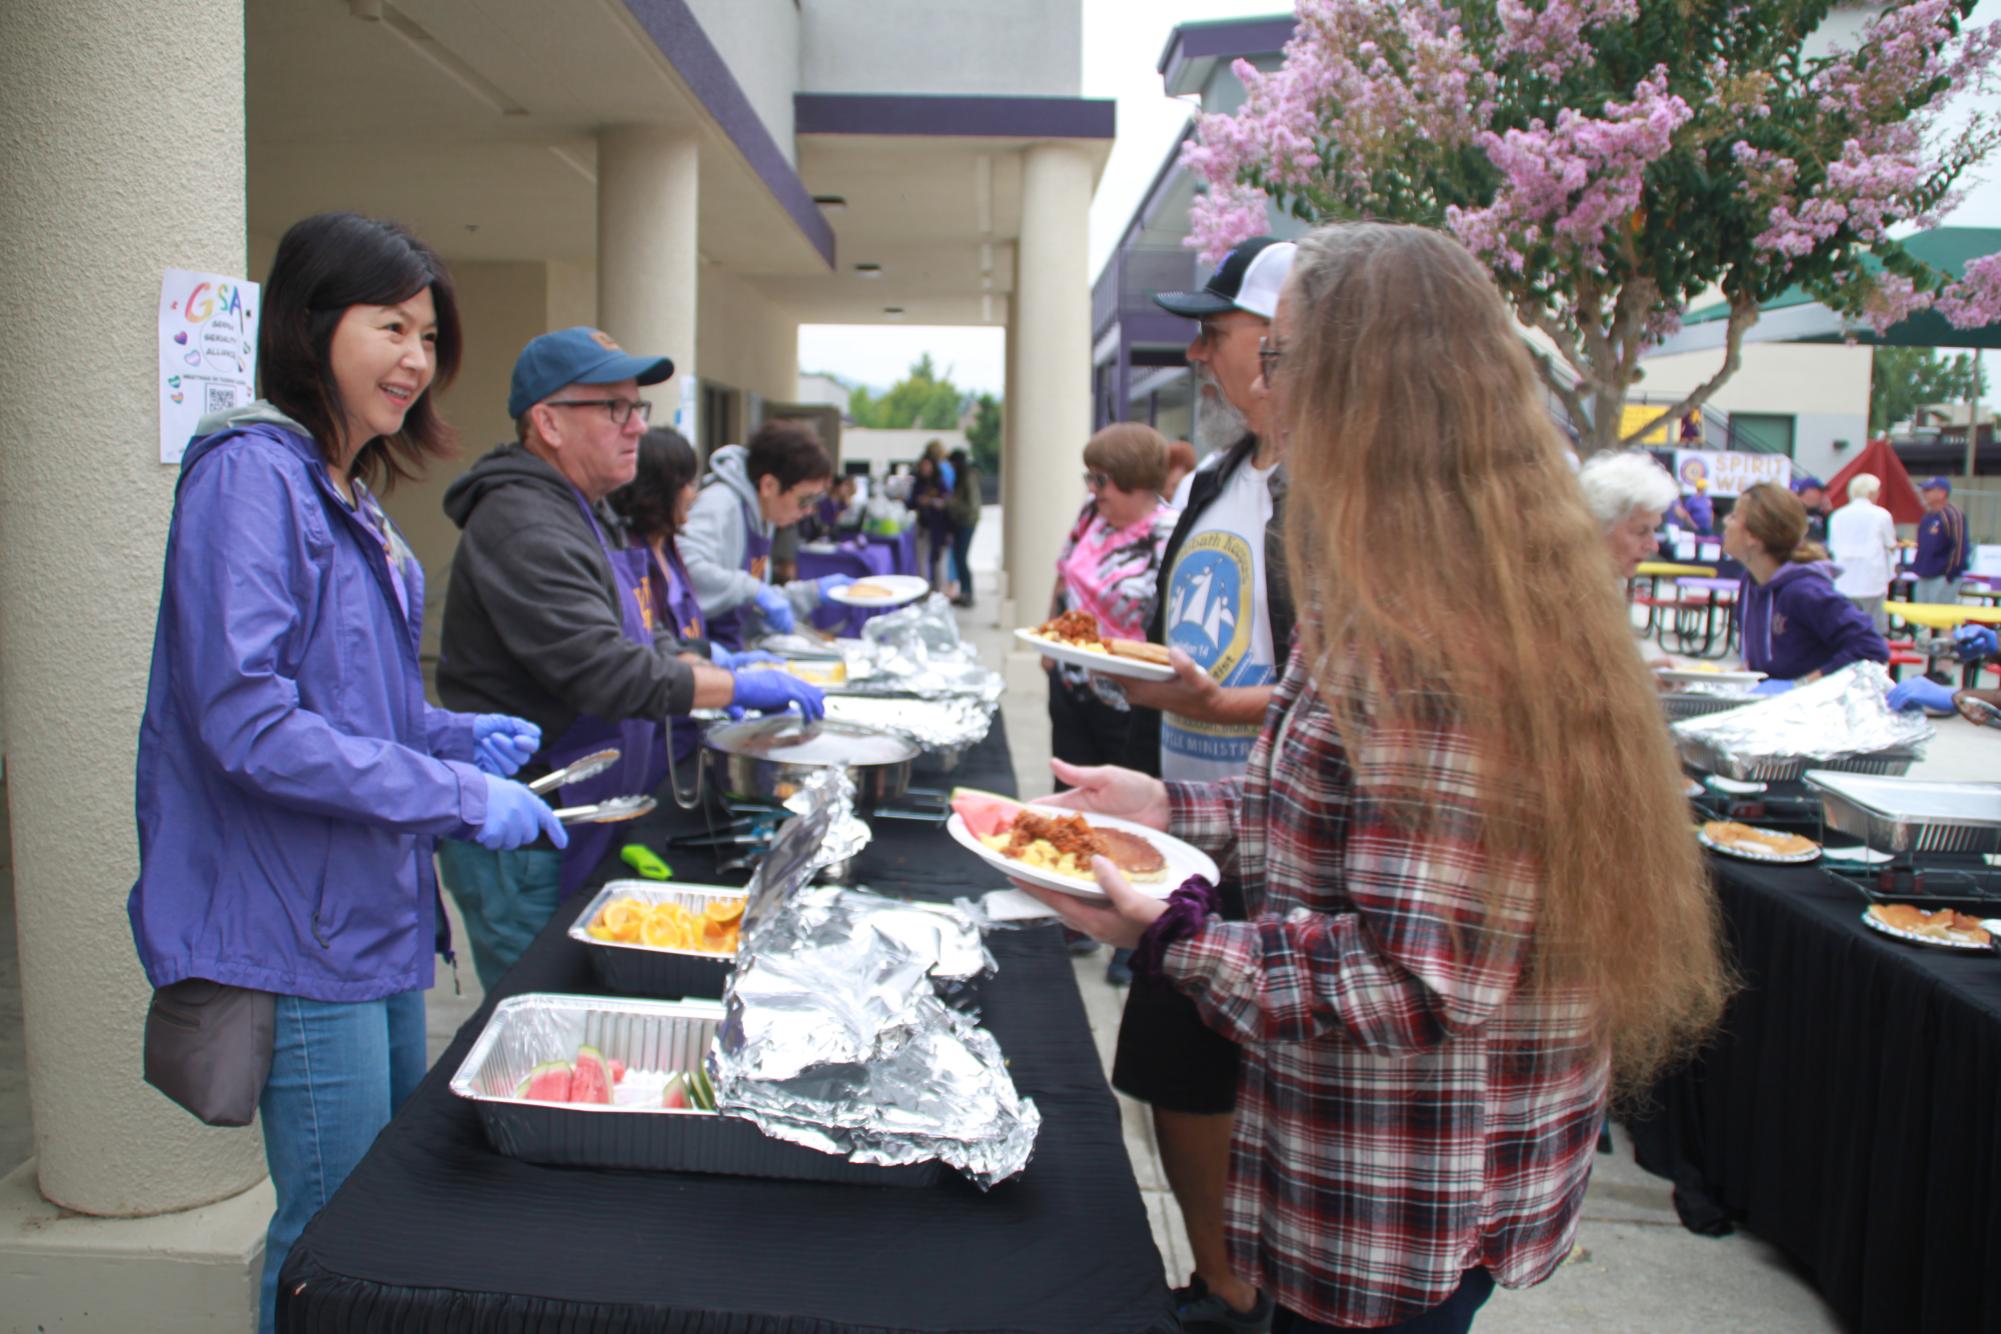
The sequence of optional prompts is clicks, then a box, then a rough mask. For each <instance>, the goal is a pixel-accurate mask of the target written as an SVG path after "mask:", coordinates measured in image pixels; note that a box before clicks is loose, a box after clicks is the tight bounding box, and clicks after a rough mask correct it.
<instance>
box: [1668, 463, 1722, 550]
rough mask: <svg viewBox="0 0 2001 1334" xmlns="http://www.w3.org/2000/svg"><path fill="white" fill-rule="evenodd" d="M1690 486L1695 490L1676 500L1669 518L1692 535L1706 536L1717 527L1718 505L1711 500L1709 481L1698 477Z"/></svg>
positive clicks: (1669, 512)
mask: <svg viewBox="0 0 2001 1334" xmlns="http://www.w3.org/2000/svg"><path fill="white" fill-rule="evenodd" d="M1689 485H1690V486H1691V487H1693V488H1694V489H1693V490H1691V491H1689V492H1688V494H1686V495H1683V496H1678V497H1676V498H1675V502H1674V507H1673V508H1672V509H1670V510H1669V511H1668V517H1669V518H1670V519H1673V520H1674V521H1675V522H1676V523H1678V524H1680V525H1681V526H1682V527H1684V528H1686V529H1688V530H1689V531H1690V532H1691V533H1695V534H1697V535H1699V536H1706V535H1707V534H1708V533H1709V531H1710V530H1711V529H1713V528H1714V527H1715V526H1716V505H1715V502H1713V501H1711V500H1710V498H1709V479H1708V478H1707V477H1698V478H1696V479H1695V480H1694V481H1693V482H1691V483H1690V484H1689Z"/></svg>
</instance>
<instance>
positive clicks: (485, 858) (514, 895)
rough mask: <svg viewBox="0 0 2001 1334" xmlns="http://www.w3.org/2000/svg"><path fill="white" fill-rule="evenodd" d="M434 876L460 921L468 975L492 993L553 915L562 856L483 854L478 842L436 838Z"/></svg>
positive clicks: (528, 851)
mask: <svg viewBox="0 0 2001 1334" xmlns="http://www.w3.org/2000/svg"><path fill="white" fill-rule="evenodd" d="M438 872H439V875H440V877H441V878H442V879H443V880H444V882H445V888H446V889H447V890H448V891H450V893H451V896H452V898H453V899H454V900H456V901H457V903H458V905H459V912H460V914H461V915H462V916H464V918H465V922H466V936H467V937H468V938H469V939H470V940H471V942H472V966H473V971H474V972H476V973H478V974H479V984H480V985H481V986H482V987H484V988H486V989H487V990H488V991H492V990H493V988H494V984H495V983H497V982H499V981H500V975H501V974H502V973H504V972H506V971H507V970H508V969H509V968H512V967H513V966H514V961H515V960H516V959H519V958H520V957H521V956H522V955H523V954H524V953H525V952H527V949H528V942H530V941H532V940H533V939H535V936H536V933H537V932H539V931H541V929H542V928H543V927H545V926H547V925H548V924H549V919H550V918H551V917H554V916H555V915H556V901H557V900H558V899H560V898H562V896H563V892H562V884H561V879H562V873H563V854H562V853H560V852H554V851H551V850H550V849H548V848H522V849H519V850H517V851H514V852H488V851H487V850H486V849H485V848H482V847H481V846H480V845H479V844H477V843H461V842H459V841H458V840H457V839H451V838H441V839H439V840H438Z"/></svg>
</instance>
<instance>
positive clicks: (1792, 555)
mask: <svg viewBox="0 0 2001 1334" xmlns="http://www.w3.org/2000/svg"><path fill="white" fill-rule="evenodd" d="M1733 509H1734V511H1735V512H1736V513H1738V514H1741V515H1743V516H1744V531H1745V532H1747V533H1749V534H1750V535H1751V540H1752V541H1753V542H1756V543H1757V544H1758V545H1759V546H1761V547H1763V548H1764V549H1765V550H1766V551H1767V552H1769V553H1770V554H1771V557H1772V559H1773V560H1776V561H1785V562H1791V563H1794V564H1800V565H1805V564H1810V563H1811V562H1813V561H1817V560H1826V559H1827V553H1826V552H1825V551H1823V550H1821V548H1820V546H1819V545H1818V544H1816V543H1813V542H1809V541H1807V540H1806V527H1807V519H1806V502H1805V501H1803V500H1801V499H1800V498H1799V497H1798V496H1796V495H1794V494H1793V493H1792V492H1791V491H1788V490H1787V489H1786V488H1785V487H1783V486H1777V485H1774V484H1773V483H1771V482H1757V483H1754V484H1753V485H1751V486H1747V487H1745V488H1744V490H1743V492H1742V493H1741V494H1740V495H1738V497H1737V504H1736V505H1735V506H1734V507H1733Z"/></svg>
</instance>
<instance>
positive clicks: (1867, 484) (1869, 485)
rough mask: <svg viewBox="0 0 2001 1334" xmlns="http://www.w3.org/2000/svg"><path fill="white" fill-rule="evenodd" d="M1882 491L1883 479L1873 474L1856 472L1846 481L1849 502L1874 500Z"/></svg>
mask: <svg viewBox="0 0 2001 1334" xmlns="http://www.w3.org/2000/svg"><path fill="white" fill-rule="evenodd" d="M1882 490H1883V479H1882V478H1880V477H1878V476H1877V475H1876V474H1875V473H1873V472H1858V473H1856V474H1855V475H1854V476H1853V477H1851V478H1849V479H1848V498H1849V499H1850V500H1874V499H1875V498H1876V497H1877V496H1878V495H1879V494H1881V493H1882Z"/></svg>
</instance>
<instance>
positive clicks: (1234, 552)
mask: <svg viewBox="0 0 2001 1334" xmlns="http://www.w3.org/2000/svg"><path fill="white" fill-rule="evenodd" d="M1272 466H1273V467H1276V466H1277V465H1276V464H1274V465H1272ZM1271 474H1272V469H1271V468H1254V467H1252V466H1251V464H1250V462H1249V460H1246V461H1244V462H1243V463H1241V464H1239V465H1238V467H1237V470H1236V472H1234V473H1233V474H1231V477H1230V480H1229V482H1228V483H1226V484H1225V485H1224V487H1223V489H1222V491H1221V492H1219V493H1218V494H1217V496H1216V498H1215V499H1214V500H1212V501H1211V502H1210V503H1209V506H1208V508H1206V509H1204V510H1203V511H1202V517H1201V518H1200V519H1198V520H1197V521H1196V525H1195V527H1194V528H1193V529H1191V530H1190V532H1189V534H1188V537H1187V539H1186V540H1185V541H1183V542H1182V544H1181V549H1180V550H1179V551H1176V552H1175V553H1174V568H1173V570H1172V571H1170V573H1169V574H1168V579H1167V593H1166V596H1167V614H1166V617H1165V624H1166V627H1167V643H1168V645H1169V647H1172V648H1178V649H1180V650H1181V651H1182V652H1183V653H1186V654H1187V655H1188V656H1189V657H1190V658H1193V659H1194V660H1195V665H1196V666H1198V667H1201V668H1202V669H1203V670H1205V671H1207V672H1208V673H1209V675H1210V676H1211V677H1213V678H1215V680H1216V682H1217V684H1219V685H1224V686H1262V685H1270V684H1272V683H1273V682H1274V681H1276V680H1277V679H1278V671H1277V663H1275V662H1274V661H1273V654H1272V642H1271V608H1270V605H1269V604H1268V603H1267V601H1266V598H1265V525H1266V524H1268V523H1270V522H1271V516H1272V499H1271ZM1262 725H1263V724H1262V722H1252V723H1208V722H1198V721H1196V720H1195V719H1192V718H1182V717H1179V716H1178V715H1176V714H1172V713H1163V714H1162V715H1161V719H1160V776H1161V777H1162V778H1165V779H1167V780H1168V781H1170V782H1195V783H1200V782H1211V781H1214V780H1216V779H1221V778H1230V777H1234V776H1235V775H1238V774H1241V773H1242V772H1243V771H1244V764H1245V762H1246V761H1247V760H1249V759H1250V755H1251V745H1252V743H1254V742H1255V741H1256V740H1257V739H1258V729H1259V728H1260V727H1261V726H1262Z"/></svg>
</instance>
